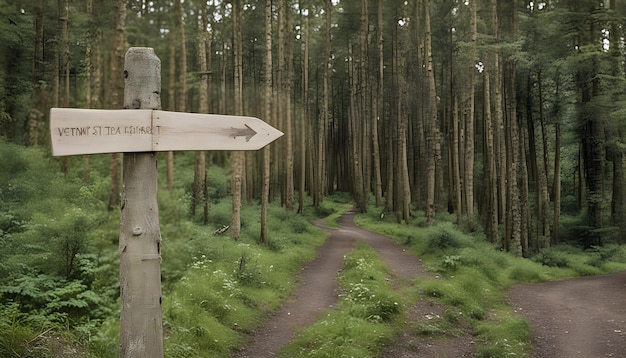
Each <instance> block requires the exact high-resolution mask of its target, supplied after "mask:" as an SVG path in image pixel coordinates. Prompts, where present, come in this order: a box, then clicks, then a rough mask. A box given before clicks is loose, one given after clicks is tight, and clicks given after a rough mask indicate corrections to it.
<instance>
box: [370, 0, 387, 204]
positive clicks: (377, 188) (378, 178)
mask: <svg viewBox="0 0 626 358" xmlns="http://www.w3.org/2000/svg"><path fill="white" fill-rule="evenodd" d="M377 21H378V22H377V29H376V31H377V47H378V83H377V87H376V100H375V101H374V103H375V106H376V107H375V108H376V113H375V114H374V115H373V116H372V156H373V162H374V163H373V165H374V200H375V203H376V206H377V207H378V206H380V205H381V203H382V195H383V182H382V175H381V168H380V163H381V158H380V146H379V143H378V141H379V139H378V134H379V133H378V121H380V120H381V119H382V118H383V117H384V112H383V96H384V92H383V88H384V87H383V84H384V82H383V81H384V68H385V61H384V52H383V49H384V48H383V0H378V6H377Z"/></svg>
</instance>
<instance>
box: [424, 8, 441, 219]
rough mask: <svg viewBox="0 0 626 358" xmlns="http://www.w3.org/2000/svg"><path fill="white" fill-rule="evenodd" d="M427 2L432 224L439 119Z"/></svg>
mask: <svg viewBox="0 0 626 358" xmlns="http://www.w3.org/2000/svg"><path fill="white" fill-rule="evenodd" d="M429 3H430V2H429V1H424V20H425V23H424V28H425V33H426V38H425V41H426V42H425V51H426V60H427V67H426V69H427V74H428V93H429V97H428V114H429V120H428V122H427V123H428V125H427V133H428V134H427V137H426V143H427V149H426V151H427V153H428V154H427V158H426V160H427V163H426V183H427V184H426V185H427V191H426V223H427V224H429V225H430V224H432V223H433V222H434V220H435V212H436V202H435V188H436V182H435V181H436V168H437V161H438V160H439V154H440V143H439V119H438V116H437V89H436V87H435V71H434V66H433V57H432V38H431V29H430V6H429Z"/></svg>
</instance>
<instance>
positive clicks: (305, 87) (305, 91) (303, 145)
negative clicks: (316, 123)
mask: <svg viewBox="0 0 626 358" xmlns="http://www.w3.org/2000/svg"><path fill="white" fill-rule="evenodd" d="M300 5H302V3H301V2H300ZM301 9H302V7H301ZM307 10H308V9H307ZM309 14H310V10H309V13H307V15H305V17H304V33H303V36H304V39H303V46H304V48H303V54H302V109H301V113H300V115H301V116H302V124H301V125H300V183H299V189H298V190H299V192H300V195H299V198H298V199H299V201H298V213H300V214H304V196H305V195H306V173H307V171H306V167H307V150H308V149H307V148H309V147H310V144H309V143H310V140H309V138H308V137H309V136H308V135H307V133H308V132H309V130H308V128H309V126H310V117H309V110H310V103H309V35H310V24H309V16H310V15H309ZM270 21H271V4H270ZM270 24H271V22H270ZM270 35H271V29H270ZM270 37H271V36H270ZM270 41H271V40H270ZM270 45H271V42H270ZM270 51H271V46H270ZM270 61H271V59H270ZM270 92H271V88H270Z"/></svg>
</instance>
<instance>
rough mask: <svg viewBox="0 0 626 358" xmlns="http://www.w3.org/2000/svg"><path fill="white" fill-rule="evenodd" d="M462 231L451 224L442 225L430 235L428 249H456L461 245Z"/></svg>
mask: <svg viewBox="0 0 626 358" xmlns="http://www.w3.org/2000/svg"><path fill="white" fill-rule="evenodd" d="M461 235H462V234H461V233H460V232H458V231H456V230H455V229H453V228H452V227H451V226H449V225H440V226H438V227H437V228H436V229H433V232H432V233H431V234H430V235H429V237H428V244H427V249H428V251H430V252H432V251H435V250H446V249H451V248H453V249H456V248H459V247H461V242H462V241H461Z"/></svg>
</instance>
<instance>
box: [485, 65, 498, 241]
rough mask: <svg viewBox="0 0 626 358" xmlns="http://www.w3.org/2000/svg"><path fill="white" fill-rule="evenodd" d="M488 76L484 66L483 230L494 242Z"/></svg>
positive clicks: (495, 204)
mask: <svg viewBox="0 0 626 358" xmlns="http://www.w3.org/2000/svg"><path fill="white" fill-rule="evenodd" d="M490 76H491V73H490V72H489V68H488V67H485V69H484V70H483V78H484V80H483V82H484V91H485V94H484V100H485V107H484V108H485V109H484V115H483V122H484V123H483V128H484V130H485V135H484V138H485V144H484V145H485V163H484V170H485V178H487V183H486V184H487V185H486V186H487V189H486V195H485V199H486V203H485V204H486V205H485V209H486V214H487V215H486V223H485V231H486V234H487V239H488V240H489V241H490V242H492V243H495V242H496V241H497V239H498V179H497V177H496V157H495V145H494V138H493V132H494V128H493V127H494V125H493V118H492V117H491V91H490V83H491V81H490Z"/></svg>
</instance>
